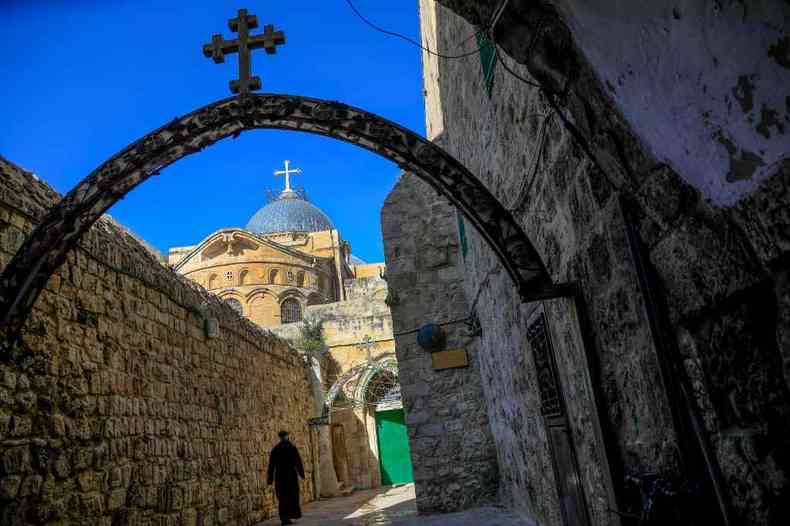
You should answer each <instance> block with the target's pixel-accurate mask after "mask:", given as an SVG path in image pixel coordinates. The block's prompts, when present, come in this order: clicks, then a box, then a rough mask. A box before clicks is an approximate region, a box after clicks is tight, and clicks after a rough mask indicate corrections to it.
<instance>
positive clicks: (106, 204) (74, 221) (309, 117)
mask: <svg viewBox="0 0 790 526" xmlns="http://www.w3.org/2000/svg"><path fill="white" fill-rule="evenodd" d="M252 129H280V130H292V131H302V132H307V133H314V134H318V135H324V136H326V137H331V138H334V139H338V140H342V141H345V142H349V143H351V144H355V145H357V146H359V147H361V148H365V149H367V150H370V151H372V152H374V153H377V154H379V155H381V156H383V157H386V158H387V159H390V160H392V161H393V162H395V163H396V164H398V165H399V166H400V167H401V168H402V169H404V170H408V171H410V172H413V173H415V174H416V175H417V176H419V177H420V178H422V179H423V180H425V181H426V182H428V183H429V184H430V185H431V186H432V187H433V188H434V189H435V190H436V191H437V192H439V193H440V194H442V195H444V196H446V197H447V198H448V199H449V200H450V201H451V202H452V203H453V204H454V205H456V206H457V207H458V209H459V210H460V211H461V212H462V213H463V214H464V215H465V217H466V218H467V219H468V220H469V222H470V223H471V224H472V225H473V226H474V227H475V228H476V229H477V231H478V232H479V233H480V234H481V236H482V237H483V238H484V239H485V240H486V241H487V243H488V244H489V245H490V247H491V248H492V249H493V250H494V252H495V253H496V254H497V256H498V258H499V260H500V262H501V263H502V265H503V266H504V267H505V269H506V270H507V272H508V273H509V275H510V276H511V277H512V279H513V281H514V282H515V285H516V287H517V289H518V290H519V292H520V294H521V296H522V298H524V299H539V298H541V297H545V296H547V295H550V294H551V289H552V284H551V280H550V278H549V275H548V273H547V271H546V268H545V266H544V265H543V262H542V261H541V259H540V256H539V255H538V253H537V251H536V250H535V248H534V247H533V245H532V244H531V243H530V241H529V239H528V238H527V236H526V234H525V233H524V231H523V230H522V229H521V227H520V226H519V225H518V224H517V223H516V221H515V220H514V219H513V217H512V215H511V214H510V212H509V211H508V210H506V209H505V208H504V207H503V206H502V205H501V204H500V203H499V201H497V199H496V198H495V197H494V196H493V195H492V194H491V192H490V191H489V190H488V189H487V188H486V187H485V186H484V185H483V184H482V183H481V182H480V180H478V179H477V178H476V177H475V176H474V175H472V174H471V173H470V172H469V171H468V170H467V169H466V168H465V167H464V166H463V165H461V163H459V162H458V161H457V160H455V159H454V158H453V157H452V156H450V155H449V154H448V153H447V152H445V151H444V150H442V149H441V148H439V147H438V146H437V145H435V144H433V143H431V142H430V141H428V140H426V139H425V138H423V137H420V136H419V135H417V134H416V133H414V132H412V131H410V130H407V129H405V128H403V127H401V126H399V125H397V124H395V123H393V122H390V121H388V120H386V119H384V118H382V117H379V116H378V115H375V114H372V113H369V112H367V111H364V110H361V109H358V108H353V107H351V106H348V105H346V104H343V103H340V102H334V101H325V100H321V99H312V98H307V97H300V96H293V95H275V94H260V95H258V94H247V95H243V96H236V97H230V98H227V99H223V100H220V101H218V102H215V103H213V104H209V105H207V106H204V107H202V108H200V109H198V110H196V111H194V112H192V113H190V114H188V115H185V116H183V117H179V118H176V119H174V120H173V121H171V122H170V123H168V124H166V125H164V126H162V127H161V128H159V129H157V130H155V131H153V132H151V133H149V134H148V135H146V136H144V137H143V138H141V139H140V140H138V141H137V142H135V143H133V144H131V145H129V146H127V147H126V148H125V149H123V150H121V151H120V152H118V153H117V154H115V155H113V156H112V157H111V158H110V159H108V160H107V161H106V162H104V163H103V164H102V165H101V166H99V167H98V168H97V169H96V170H94V171H93V172H92V173H91V174H90V175H88V176H87V177H86V178H85V179H83V180H82V181H81V182H80V183H79V184H77V186H75V187H74V188H73V189H72V190H71V191H70V192H69V193H68V194H66V195H65V196H64V197H63V199H62V201H61V202H60V203H59V204H58V205H57V206H55V207H54V208H53V209H51V210H50V211H49V212H48V214H47V216H46V217H45V218H44V219H43V221H42V222H41V224H40V225H39V226H38V227H37V228H36V230H35V231H34V232H33V233H32V234H31V235H30V237H29V238H28V239H27V240H26V241H25V243H24V244H23V245H22V247H21V248H20V249H19V251H18V252H17V253H16V255H15V256H14V258H13V259H12V260H11V262H10V263H9V264H8V266H7V267H6V269H5V271H4V273H3V276H2V280H0V326H1V327H2V331H3V333H4V336H5V338H4V340H5V342H6V344H7V342H9V341H14V340H15V339H16V338H17V336H18V335H19V333H20V331H21V328H22V326H23V325H24V322H25V320H26V319H27V316H28V314H29V312H30V310H31V309H32V306H33V304H34V302H35V300H36V298H37V297H38V295H39V293H40V292H41V290H42V289H43V288H44V286H45V285H46V283H47V281H48V279H49V278H50V276H51V275H52V274H53V273H54V272H55V270H56V269H57V268H58V267H59V266H60V265H61V264H62V263H63V261H64V260H65V258H66V254H67V253H68V252H69V251H70V250H71V249H72V248H74V246H75V245H76V244H77V243H78V241H79V239H80V237H81V236H82V235H83V234H84V233H85V232H86V231H87V230H88V229H89V228H90V227H91V225H93V224H94V223H95V222H96V221H97V220H98V219H99V218H100V217H101V215H102V214H103V213H105V212H106V211H107V210H108V209H109V208H110V207H111V206H112V205H113V204H115V203H116V202H117V201H118V200H120V199H122V198H123V197H124V196H125V195H126V194H127V193H129V192H130V191H132V190H133V189H134V188H135V187H137V186H138V185H139V184H141V183H143V182H144V181H146V180H147V179H148V178H149V177H151V176H152V175H158V174H159V173H160V171H161V170H162V169H164V168H165V167H167V166H169V165H170V164H172V163H174V162H176V161H178V160H179V159H182V158H183V157H186V156H187V155H191V154H193V153H196V152H199V151H200V150H202V149H203V148H205V147H207V146H210V145H212V144H214V143H215V142H217V141H219V140H221V139H224V138H226V137H229V136H230V137H237V136H238V135H239V134H241V133H242V132H244V131H247V130H252Z"/></svg>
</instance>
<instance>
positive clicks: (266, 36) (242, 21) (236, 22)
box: [203, 9, 285, 94]
mask: <svg viewBox="0 0 790 526" xmlns="http://www.w3.org/2000/svg"><path fill="white" fill-rule="evenodd" d="M228 26H229V27H230V30H231V31H233V32H236V33H238V34H239V38H235V39H233V40H225V39H224V38H222V35H220V34H215V35H212V36H211V43H209V44H205V45H204V46H203V55H205V56H206V57H211V58H212V59H213V60H214V62H215V63H216V64H221V63H223V62H225V54H226V53H238V54H239V78H238V79H236V80H231V81H230V91H231V92H232V93H239V94H245V93H249V92H250V91H255V90H259V89H261V78H260V77H258V76H252V72H251V68H250V51H251V50H253V49H259V48H263V49H264V50H266V53H267V54H269V55H273V54H274V53H276V52H277V46H279V45H282V44H285V33H283V32H282V31H275V30H274V26H273V25H266V26H265V27H264V28H263V34H262V35H250V29H255V28H256V27H258V17H257V16H255V15H248V14H247V10H246V9H239V13H238V16H237V17H236V18H231V19H230V20H228Z"/></svg>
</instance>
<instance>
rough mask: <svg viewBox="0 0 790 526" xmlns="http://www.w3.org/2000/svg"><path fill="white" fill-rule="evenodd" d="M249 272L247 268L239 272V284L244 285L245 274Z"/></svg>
mask: <svg viewBox="0 0 790 526" xmlns="http://www.w3.org/2000/svg"><path fill="white" fill-rule="evenodd" d="M249 274H250V273H249V271H247V270H242V271H241V272H239V285H246V283H244V282H245V281H247V276H248V275H249Z"/></svg>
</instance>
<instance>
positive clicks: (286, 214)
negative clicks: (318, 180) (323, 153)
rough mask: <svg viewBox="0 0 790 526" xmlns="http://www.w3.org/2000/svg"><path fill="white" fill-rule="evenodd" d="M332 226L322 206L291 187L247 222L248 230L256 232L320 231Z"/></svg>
mask: <svg viewBox="0 0 790 526" xmlns="http://www.w3.org/2000/svg"><path fill="white" fill-rule="evenodd" d="M332 228H334V227H333V226H332V221H331V220H330V219H329V217H328V216H327V215H326V214H325V213H324V212H322V211H321V209H320V208H318V207H317V206H315V205H313V204H312V203H310V202H309V201H308V200H307V198H306V197H303V196H300V195H299V194H297V193H296V192H294V191H293V190H291V189H286V190H285V191H283V192H282V193H281V194H280V195H279V196H278V197H277V199H275V200H274V201H272V202H271V203H269V204H267V205H266V206H264V207H263V208H261V209H260V210H258V211H257V212H256V213H255V215H253V216H252V218H251V219H250V221H249V223H247V230H249V231H250V232H253V233H255V234H274V233H278V232H320V231H322V230H330V229H332Z"/></svg>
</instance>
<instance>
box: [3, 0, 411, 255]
mask: <svg viewBox="0 0 790 526" xmlns="http://www.w3.org/2000/svg"><path fill="white" fill-rule="evenodd" d="M355 4H356V5H357V7H358V8H359V9H360V10H361V11H362V12H363V13H364V14H365V15H366V16H368V18H370V19H372V20H373V21H374V22H376V23H378V24H379V25H382V26H384V27H386V28H388V29H391V30H395V31H398V32H401V33H404V34H406V35H409V36H411V37H413V38H417V39H418V35H419V20H418V13H417V2H416V1H415V0H398V1H395V2H382V1H380V0H356V1H355ZM239 7H246V8H247V9H248V10H249V11H250V12H251V13H253V14H256V15H257V16H258V20H259V25H260V27H259V28H258V29H257V30H255V32H260V31H261V30H262V27H263V25H264V24H268V23H271V24H274V25H275V28H276V29H281V30H283V31H285V33H286V38H287V43H286V45H285V46H281V47H280V48H279V49H278V52H277V54H276V55H266V54H265V53H264V52H263V51H262V50H259V51H257V52H255V53H254V54H253V60H252V63H253V73H254V74H257V75H259V76H260V77H261V78H262V80H263V90H262V91H271V92H277V93H292V94H300V95H308V96H314V97H319V98H326V99H333V100H341V101H343V102H346V103H349V104H352V105H355V106H360V107H362V108H365V109H366V110H369V111H373V112H375V113H378V114H380V115H382V116H384V117H387V118H389V119H392V120H394V121H395V122H398V123H400V124H402V125H404V126H407V127H409V128H411V129H413V130H417V131H418V132H420V133H424V117H423V106H422V93H421V92H422V81H421V66H420V51H419V49H417V48H416V47H414V46H411V45H410V44H407V43H405V42H403V41H401V40H398V39H394V38H391V37H387V36H385V35H383V34H380V33H377V32H374V31H373V30H372V29H371V28H369V27H368V26H366V25H364V24H363V23H362V21H361V20H359V19H358V18H357V17H356V16H355V15H354V14H353V13H352V12H351V10H350V9H349V8H348V6H347V4H346V2H345V0H308V1H301V2H295V1H291V2H282V1H279V2H274V1H268V2H264V1H261V0H258V1H254V0H244V1H240V0H236V1H235V2H229V1H223V0H213V1H211V2H208V1H195V0H192V1H187V0H178V1H171V2H168V1H161V0H159V1H153V0H147V1H143V0H137V1H132V0H126V1H122V0H113V1H110V0H25V1H17V0H0V27H2V28H3V32H2V33H0V46H2V49H3V52H2V54H0V58H2V60H0V78H2V79H3V82H4V84H5V90H4V91H5V92H4V96H3V97H2V98H0V116H2V125H3V130H2V133H0V154H1V155H3V156H5V157H6V158H8V159H9V160H10V161H12V162H15V163H17V164H19V165H21V166H22V167H23V168H25V169H27V170H30V171H33V172H35V173H36V174H37V175H39V176H40V177H41V178H43V179H44V180H46V181H47V182H49V183H50V184H51V185H52V186H53V187H54V188H55V189H56V190H58V191H60V192H66V191H68V190H69V189H70V188H71V187H72V186H73V185H74V184H75V183H76V182H77V181H79V180H80V179H82V178H83V177H84V176H86V175H87V174H88V173H89V172H90V171H91V170H93V169H94V168H95V167H96V166H98V165H99V164H100V163H101V162H102V161H104V160H105V159H106V158H107V157H109V156H110V155H112V154H113V153H115V152H117V151H118V150H120V149H122V148H123V147H125V146H126V145H127V144H128V143H130V142H132V141H134V140H136V139H137V138H139V137H140V136H142V135H144V134H145V133H147V132H149V131H151V130H153V129H155V128H157V127H158V126H160V125H162V124H164V123H165V122H167V121H169V120H171V119H172V118H173V117H176V116H178V115H182V114H184V113H187V112H190V111H192V110H194V109H196V108H198V107H200V106H203V105H205V104H207V103H210V102H212V101H214V100H217V99H220V98H224V97H226V96H228V95H230V93H229V91H228V81H229V80H231V79H233V78H236V75H237V60H236V56H235V55H233V56H229V57H228V58H227V59H226V61H225V63H224V64H219V65H217V64H214V63H213V62H212V61H211V60H210V59H207V58H205V57H203V54H202V52H201V47H202V44H204V43H207V42H208V41H209V40H210V38H211V35H212V34H213V33H222V35H223V36H224V37H225V38H231V36H232V35H233V34H232V33H231V32H230V30H229V29H228V26H227V20H228V19H229V18H232V17H233V16H235V14H236V10H237V9H238V8H239ZM284 159H291V160H292V163H293V166H296V167H299V168H301V169H302V170H303V175H301V176H297V177H296V185H297V186H304V187H305V189H306V190H307V192H308V194H309V196H310V198H311V200H312V201H313V202H314V203H315V204H316V205H318V206H319V207H320V208H322V209H323V210H324V211H325V212H326V213H327V214H328V215H329V216H330V217H331V218H332V220H333V221H334V222H335V225H336V227H338V228H339V229H340V231H341V233H342V235H343V236H344V237H345V238H346V239H347V240H349V241H350V242H351V244H352V246H353V249H354V253H355V254H357V255H358V256H359V257H361V258H363V259H366V260H368V261H380V260H383V252H382V245H381V231H380V226H379V225H380V219H379V213H380V209H381V205H382V203H383V201H384V198H385V197H386V195H387V193H388V192H389V190H390V189H391V188H392V185H393V184H394V182H395V180H396V178H397V175H398V169H397V167H396V166H395V165H394V164H392V163H390V162H389V161H386V160H384V159H382V158H379V157H377V156H375V155H374V154H372V153H370V152H367V151H364V150H361V149H358V148H355V147H353V146H351V145H348V144H345V143H341V142H338V141H333V140H331V139H326V138H323V137H315V136H310V135H307V134H298V133H293V132H290V133H289V132H279V131H272V130H260V131H253V132H248V133H246V134H244V135H242V136H241V137H239V138H238V139H235V140H226V141H223V142H220V143H219V144H217V145H215V146H213V147H211V148H208V149H207V150H204V151H203V152H201V153H199V154H197V155H194V156H191V157H188V158H186V159H184V160H182V161H180V162H178V163H176V164H175V165H173V166H171V167H169V168H167V169H166V170H165V171H163V172H162V175H161V176H159V177H156V178H153V179H151V180H149V181H148V182H146V183H145V184H144V185H142V186H141V187H139V188H137V189H136V190H135V191H134V192H132V193H131V194H130V195H129V196H127V197H126V198H125V199H124V200H123V201H121V202H120V203H118V204H117V205H116V206H115V207H113V208H112V209H111V210H110V214H111V215H113V216H114V217H116V218H117V219H118V220H120V221H121V222H122V223H124V224H126V225H127V226H129V227H131V228H132V229H133V230H134V231H136V232H137V233H138V234H140V235H141V236H142V237H143V238H145V239H146V240H147V241H149V242H150V243H152V244H153V245H154V246H156V247H157V248H159V249H160V250H162V251H163V252H164V251H166V250H167V249H168V248H169V247H170V246H175V245H187V244H192V243H196V242H198V241H199V240H200V239H201V238H203V237H204V236H206V235H207V234H209V233H211V232H213V231H214V230H216V229H218V228H222V227H226V226H244V225H245V224H246V222H247V220H248V219H249V217H250V216H252V214H253V213H254V212H255V211H256V210H257V209H258V208H259V207H260V206H262V205H263V204H264V203H265V196H266V194H265V190H266V188H274V189H280V188H281V187H282V184H283V181H282V178H274V177H273V176H272V172H273V171H274V170H276V169H281V168H282V161H283V160H284Z"/></svg>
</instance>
